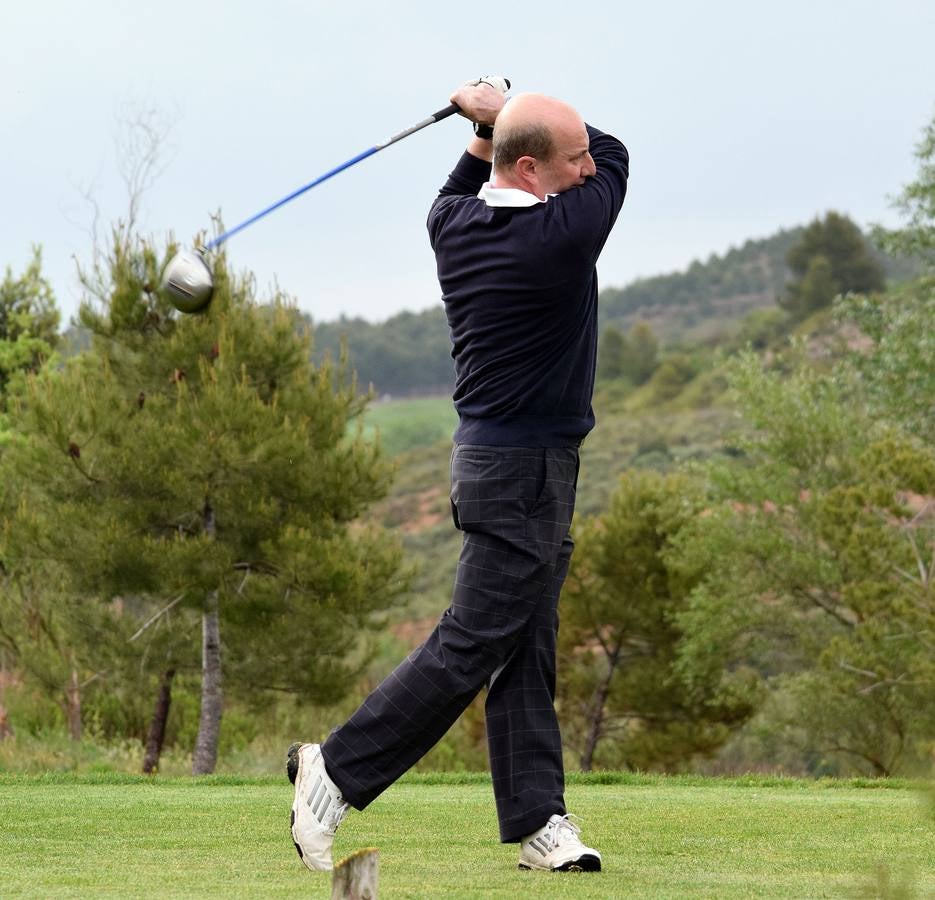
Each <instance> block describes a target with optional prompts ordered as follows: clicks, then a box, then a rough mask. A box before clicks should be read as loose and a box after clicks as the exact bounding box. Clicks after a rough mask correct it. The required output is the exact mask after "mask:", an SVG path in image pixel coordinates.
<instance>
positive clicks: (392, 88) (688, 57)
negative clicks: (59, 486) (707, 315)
mask: <svg viewBox="0 0 935 900" xmlns="http://www.w3.org/2000/svg"><path fill="white" fill-rule="evenodd" d="M933 36H935V3H933V2H932V0H888V2H886V3H883V2H881V0H877V2H867V0H857V2H855V0H848V2H843V0H836V2H831V0H807V2H801V0H785V2H782V3H778V2H776V3H770V4H764V3H751V2H749V0H745V2H728V0H708V2H705V3H690V2H658V0H657V2H655V3H653V4H649V3H639V4H636V3H627V2H623V0H616V2H609V0H608V2H582V3H574V2H568V0H565V2H560V3H559V2H550V0H537V2H526V0H514V2H511V3H501V4H497V3H493V4H479V3H471V4H469V3H457V4H452V3H445V2H438V0H435V2H421V0H420V2H409V3H386V2H371V0H355V2H347V3H335V2H333V0H332V2H327V3H325V2H311V0H308V2H298V0H291V2H290V0H266V2H265V3H258V2H256V0H249V2H246V0H227V2H224V3H220V2H217V3H214V2H202V3H193V2H191V0H187V2H180V0H161V2H160V3H158V4H157V3H153V4H140V3H136V2H116V0H88V2H87V3H83V4H77V3H66V2H65V0H59V2H53V0H28V2H27V0H0V48H2V49H0V113H2V115H0V163H2V166H0V185H2V189H0V211H2V215H0V269H2V268H3V267H5V266H7V265H9V266H11V267H12V269H13V271H14V273H18V272H20V271H21V270H22V269H23V267H24V266H25V264H26V263H27V261H28V259H29V256H30V247H31V245H32V244H34V243H40V244H41V245H42V247H43V253H44V269H45V272H46V275H47V276H48V277H49V278H50V280H51V281H52V283H53V286H54V288H55V291H56V294H57V297H58V299H59V303H60V306H61V308H62V310H63V314H64V317H65V319H66V320H67V319H68V318H69V317H70V316H71V315H72V314H73V313H74V311H75V310H76V308H77V303H78V300H79V297H80V293H79V290H78V284H77V279H76V278H75V274H74V271H75V259H76V258H77V259H78V260H79V261H87V260H88V259H89V256H90V250H91V239H90V236H89V229H90V227H91V224H92V221H93V217H94V216H93V209H92V206H91V205H90V204H89V203H88V202H87V201H86V200H85V199H84V197H85V196H87V195H90V196H92V197H93V198H94V201H95V202H96V204H97V206H98V208H99V210H100V216H101V219H100V221H101V223H102V225H104V226H105V227H106V225H107V223H108V222H109V221H111V220H113V219H116V218H118V217H119V216H121V215H123V214H124V212H125V209H126V189H125V187H124V185H123V182H122V180H121V176H120V157H121V154H120V153H119V151H118V149H117V148H118V145H119V144H120V142H121V141H122V140H124V141H125V139H126V137H127V128H126V124H125V123H126V122H127V121H128V120H132V119H133V117H134V115H135V114H136V113H135V112H134V111H139V110H146V109H151V110H155V111H156V112H157V116H158V118H159V119H161V121H162V123H163V124H164V126H165V128H166V136H165V139H164V140H163V142H162V145H161V167H162V171H161V174H160V175H159V177H158V180H157V181H156V182H155V184H154V185H153V186H152V188H151V189H150V190H149V191H148V192H147V193H146V194H145V196H144V198H143V208H142V217H141V225H142V230H143V231H144V232H145V233H147V234H152V235H153V236H154V237H156V239H157V240H159V241H164V240H165V237H166V235H167V234H168V233H169V232H170V231H171V232H174V233H175V235H176V236H178V237H179V238H180V239H181V240H183V241H184V242H186V243H188V242H190V241H191V238H192V236H193V235H194V234H195V233H196V232H197V231H198V230H199V229H203V228H207V227H209V226H210V223H211V214H212V213H213V212H214V211H216V210H218V209H220V210H221V212H222V214H223V216H224V220H225V224H226V225H227V226H228V227H230V226H232V225H234V224H236V223H238V222H239V221H241V220H242V219H245V218H247V217H248V216H250V215H252V214H253V213H255V212H257V211H258V210H260V209H261V208H263V207H265V206H267V205H268V204H270V203H272V202H273V201H275V200H277V199H279V198H280V197H281V196H283V195H285V194H287V193H289V192H290V191H292V190H294V189H295V188H297V187H299V186H301V185H303V184H305V183H307V182H309V181H311V180H312V179H313V178H315V177H316V176H318V175H319V174H321V173H322V172H324V171H326V170H328V169H330V168H332V167H333V166H335V165H337V164H338V163H340V162H343V161H344V160H346V159H348V158H350V157H352V156H354V155H356V154H357V153H359V152H360V151H362V150H365V149H367V148H368V147H370V146H372V145H374V144H375V143H377V142H379V141H381V140H383V139H384V138H386V137H388V136H389V135H391V134H393V133H395V132H397V131H399V130H401V129H403V128H404V127H406V126H408V125H410V124H412V123H413V122H415V121H417V120H419V119H421V118H423V117H424V116H426V115H428V114H429V113H431V112H433V111H435V110H436V109H438V108H440V107H441V106H444V105H445V104H446V103H447V98H448V95H449V93H450V92H451V89H452V88H453V87H454V86H455V85H456V84H458V83H460V82H461V81H464V80H467V79H468V78H471V77H474V76H477V75H481V74H484V73H486V72H496V73H502V74H505V75H507V76H509V77H510V78H511V79H512V81H513V84H514V90H536V91H542V92H545V93H549V94H552V95H554V96H558V97H561V98H563V99H566V100H568V101H569V102H571V103H572V104H574V105H575V106H577V107H578V108H579V109H580V111H581V112H582V114H583V115H584V117H585V118H586V119H587V120H588V121H589V122H591V123H592V124H594V125H596V126H597V127H599V128H601V129H602V130H604V131H609V132H611V133H613V134H615V135H617V136H618V137H619V138H621V139H622V140H623V141H624V143H625V144H626V145H627V147H628V148H629V150H630V158H631V178H630V191H629V195H628V198H627V202H626V204H625V206H624V209H623V213H622V215H621V218H620V220H619V223H618V225H617V228H616V230H615V231H614V234H613V235H612V237H611V239H610V241H609V242H608V244H607V246H606V249H605V250H604V254H603V257H602V259H601V263H600V267H599V272H600V276H601V284H602V286H605V287H606V286H622V285H624V284H626V283H628V282H630V281H632V280H633V279H635V278H637V277H641V276H647V275H654V274H660V273H664V272H669V271H672V270H675V269H680V268H683V267H685V266H686V265H687V264H688V263H689V262H690V261H691V260H692V259H694V258H706V257H707V256H708V255H710V254H711V253H712V252H714V253H718V254H721V253H724V252H725V251H726V250H727V249H728V248H729V247H730V246H732V245H740V244H742V243H743V242H744V241H745V240H746V239H747V238H751V237H764V236H766V235H768V234H770V233H772V232H774V231H775V230H777V229H778V228H780V227H789V226H794V225H798V224H803V223H805V222H807V221H809V220H810V219H812V218H814V217H815V216H816V215H818V214H821V213H822V212H824V211H826V210H828V209H837V210H841V211H844V212H847V213H848V214H850V215H851V216H852V217H853V218H854V219H855V220H857V221H858V222H859V223H860V224H861V225H864V224H866V223H868V222H873V221H884V222H895V221H896V218H895V214H894V213H893V212H892V211H891V210H890V208H889V206H888V198H889V197H891V196H892V195H893V194H895V193H896V192H897V191H898V190H899V189H900V187H901V186H902V185H903V184H904V183H906V182H907V181H908V180H910V179H911V178H912V177H913V175H914V173H915V160H914V158H913V155H912V154H913V148H914V146H915V145H916V143H917V142H918V140H919V139H920V137H921V132H922V129H923V127H924V126H925V125H926V123H927V122H928V121H930V120H931V118H932V117H933V115H935V52H933V49H932V41H933ZM469 134H470V126H469V125H468V124H467V123H466V122H465V121H464V120H463V119H454V118H453V119H449V120H446V121H445V122H443V123H440V124H438V125H435V126H433V127H431V128H429V129H427V130H425V131H423V132H420V133H419V134H417V135H414V136H412V137H410V138H408V139H406V140H405V141H403V142H401V143H399V144H397V145H395V146H393V147H391V148H389V149H387V150H385V151H383V152H382V153H380V154H378V155H376V156H375V157H373V158H371V159H368V160H365V161H364V162H362V163H360V164H359V165H358V166H355V167H354V168H352V169H350V170H348V171H346V172H344V173H342V174H340V175H338V176H337V177H336V178H334V179H333V180H331V181H329V182H327V183H325V184H324V185H322V186H320V187H317V188H315V189H314V190H313V191H310V192H309V193H308V194H305V195H304V196H303V197H301V198H299V199H298V200H295V201H294V202H292V203H291V204H289V205H288V206H286V207H284V208H283V209H281V210H279V211H277V212H275V213H273V214H272V215H271V216H269V217H268V218H266V219H264V220H262V221H261V222H259V223H257V224H255V225H253V226H251V227H250V228H249V229H247V230H246V231H244V232H243V233H242V234H240V235H237V236H236V237H234V238H232V239H231V240H230V242H229V243H228V245H227V247H228V251H229V254H230V257H231V259H232V262H233V264H234V265H235V267H237V268H241V269H250V270H252V271H253V272H254V273H255V275H256V279H257V283H258V286H259V287H260V289H261V290H265V289H266V288H267V287H268V286H270V285H272V284H273V283H274V282H278V284H279V285H280V286H281V287H282V288H283V289H284V290H286V291H287V292H289V293H290V294H292V295H293V296H295V298H296V299H297V302H298V304H299V306H300V307H301V308H302V309H303V310H305V311H307V312H309V313H310V314H311V315H312V316H313V317H314V318H315V319H316V320H318V321H325V320H331V319H335V318H337V317H338V316H340V315H342V314H343V315H348V316H355V315H361V316H364V317H366V318H368V319H371V320H381V319H385V318H387V317H388V316H390V315H392V314H394V313H396V312H398V311H400V310H402V309H413V310H418V309H424V308H426V307H428V306H430V305H432V304H434V303H437V302H438V296H439V291H438V286H437V283H436V281H435V271H434V261H433V258H432V255H431V251H430V249H429V247H428V242H427V238H426V233H425V214H426V211H427V208H428V205H429V203H430V202H431V200H432V198H433V196H434V194H435V192H436V191H437V189H438V187H439V186H440V185H441V184H442V182H443V181H444V179H445V177H446V175H447V173H448V171H449V170H450V169H451V167H452V166H453V164H454V163H455V161H456V160H457V158H458V156H459V154H460V153H461V151H462V150H463V148H464V146H465V145H466V143H467V140H468V137H469Z"/></svg>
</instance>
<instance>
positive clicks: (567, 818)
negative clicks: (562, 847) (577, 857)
mask: <svg viewBox="0 0 935 900" xmlns="http://www.w3.org/2000/svg"><path fill="white" fill-rule="evenodd" d="M573 818H574V819H578V821H579V822H580V821H581V819H580V818H579V817H578V816H575V815H573V814H572V813H565V815H564V816H562V817H561V818H560V819H559V821H558V822H549V826H550V827H549V831H548V836H549V843H550V844H551V845H552V846H553V847H557V846H558V844H560V843H561V832H563V831H569V832H571V837H572V838H573V839H574V840H580V838H579V837H578V835H579V834H581V826H580V825H577V824H576V823H574V822H572V821H571V820H572V819H573Z"/></svg>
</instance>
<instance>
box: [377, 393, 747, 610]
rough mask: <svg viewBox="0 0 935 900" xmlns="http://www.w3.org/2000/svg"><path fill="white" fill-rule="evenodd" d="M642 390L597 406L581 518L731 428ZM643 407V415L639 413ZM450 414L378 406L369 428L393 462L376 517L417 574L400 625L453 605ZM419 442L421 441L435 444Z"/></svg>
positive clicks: (442, 407)
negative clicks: (624, 476) (621, 484)
mask: <svg viewBox="0 0 935 900" xmlns="http://www.w3.org/2000/svg"><path fill="white" fill-rule="evenodd" d="M644 393H645V391H644V390H643V389H641V391H640V392H636V393H635V394H633V395H630V396H629V397H627V398H624V399H622V400H621V399H615V398H602V397H598V398H597V400H596V410H597V416H598V425H597V428H595V430H594V431H593V432H592V433H591V434H590V435H589V436H588V438H587V440H586V441H585V443H584V445H583V446H582V451H581V476H580V481H579V485H578V504H577V514H578V515H579V516H580V515H594V514H596V513H599V512H601V511H602V510H603V509H605V508H606V506H607V503H608V500H609V498H610V495H611V494H612V492H613V490H614V488H615V487H616V484H617V480H618V479H619V477H620V474H621V473H622V472H623V471H624V470H625V469H627V468H629V467H635V468H641V467H646V468H655V469H662V470H667V469H670V468H672V467H674V466H675V465H676V464H677V463H678V462H679V461H681V460H685V459H692V458H695V459H697V458H704V457H706V456H709V455H710V454H711V453H714V452H716V451H717V450H718V449H719V448H720V447H721V446H722V444H723V441H724V439H725V435H726V433H727V431H728V429H729V427H730V426H731V425H732V424H734V423H733V420H732V417H731V414H730V412H729V411H728V410H726V409H724V408H719V407H709V408H700V409H692V408H688V409H686V408H684V405H683V407H682V408H679V407H678V405H677V404H666V405H663V404H656V403H652V402H651V401H649V400H647V399H646V398H644V397H643V394H644ZM641 403H642V404H644V407H643V408H641V409H638V408H635V407H637V406H639V405H640V404H641ZM454 423H455V419H454V414H453V412H452V408H451V399H450V398H448V397H436V398H419V399H415V400H393V401H390V402H387V403H381V404H374V405H373V406H372V407H370V409H369V410H368V411H367V414H366V418H365V425H366V426H367V427H370V426H374V427H379V429H380V434H381V440H382V441H383V445H384V447H385V449H386V450H387V451H388V452H389V453H390V455H391V456H394V457H395V460H396V466H397V468H396V474H395V477H394V479H393V485H392V488H391V491H390V496H389V497H388V498H387V499H386V500H385V501H383V502H382V503H380V504H379V505H378V506H377V507H376V508H375V509H374V511H373V515H374V516H375V518H377V519H379V520H380V521H381V522H382V523H383V524H384V525H386V526H387V527H388V528H390V529H393V530H395V531H396V532H397V533H398V534H399V535H400V537H401V538H402V540H403V542H404V545H405V547H406V554H407V557H408V559H409V560H411V561H413V562H415V563H416V564H417V566H418V574H417V576H416V579H415V582H414V583H413V586H412V590H411V591H410V594H409V601H408V603H407V605H406V607H405V609H403V610H401V611H400V613H399V614H398V616H397V618H402V619H418V618H420V617H432V616H438V615H439V614H440V613H441V611H442V610H443V609H444V608H445V607H446V606H447V604H448V601H449V598H450V592H451V579H452V577H453V574H454V568H455V562H456V560H457V556H458V551H459V548H460V546H461V539H460V535H459V533H458V532H456V531H455V530H454V528H453V527H452V524H451V515H450V511H449V505H448V462H449V456H450V453H451V441H450V435H451V433H452V431H453V430H454ZM432 434H434V435H435V437H434V440H423V439H422V438H421V437H420V435H432Z"/></svg>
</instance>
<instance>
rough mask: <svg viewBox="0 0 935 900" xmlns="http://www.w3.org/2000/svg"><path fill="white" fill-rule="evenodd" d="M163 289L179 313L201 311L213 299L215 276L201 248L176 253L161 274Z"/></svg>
mask: <svg viewBox="0 0 935 900" xmlns="http://www.w3.org/2000/svg"><path fill="white" fill-rule="evenodd" d="M162 289H163V290H164V291H165V292H166V294H168V296H169V300H170V301H171V302H172V305H173V306H174V307H175V308H176V309H177V310H178V311H179V312H183V313H196V312H201V310H203V309H204V308H205V307H206V306H207V305H208V304H209V303H210V302H211V293H212V292H213V290H214V279H213V278H212V277H211V270H210V269H209V268H208V264H207V263H206V262H205V258H204V256H202V254H201V253H200V251H198V250H181V251H179V252H178V253H176V254H175V256H173V257H172V259H170V260H169V262H168V264H167V265H166V268H165V271H164V272H163V273H162Z"/></svg>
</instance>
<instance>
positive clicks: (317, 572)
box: [4, 229, 402, 774]
mask: <svg viewBox="0 0 935 900" xmlns="http://www.w3.org/2000/svg"><path fill="white" fill-rule="evenodd" d="M173 249H174V248H171V247H170V248H168V252H172V250H173ZM160 262H161V261H160V260H159V259H158V256H157V254H156V252H155V250H154V249H153V248H152V247H150V246H149V245H147V244H145V243H143V242H135V241H130V240H128V239H127V237H126V235H125V234H122V233H121V232H120V231H119V229H117V230H115V234H114V242H113V250H112V253H111V255H110V259H109V272H110V274H109V278H110V281H109V284H108V286H107V289H106V293H105V294H104V296H103V303H98V304H97V305H96V306H94V305H92V303H91V301H87V302H86V303H85V304H84V305H83V306H82V309H81V313H80V316H81V322H82V324H83V325H84V326H85V327H86V328H88V329H90V330H91V331H92V333H93V335H94V347H93V349H92V351H91V352H89V353H87V354H85V355H84V356H82V357H79V358H77V359H75V360H72V361H70V362H69V364H68V365H66V367H65V368H64V369H63V371H61V372H56V373H45V374H42V375H39V376H36V377H33V378H32V379H30V384H29V391H28V394H27V396H26V398H25V401H24V402H23V403H21V404H19V405H18V408H17V419H16V424H17V426H18V428H19V429H20V431H21V433H22V434H23V435H24V436H25V439H24V440H23V441H22V442H21V444H20V446H19V447H18V448H17V450H16V452H12V451H11V453H10V454H9V457H10V458H9V460H7V462H8V465H9V467H10V471H12V473H13V477H17V478H19V479H20V483H21V484H24V485H25V484H27V474H28V484H29V490H28V492H27V497H26V499H25V501H24V502H23V503H21V504H20V506H19V509H18V511H17V513H16V515H15V517H13V519H12V520H11V522H10V523H9V527H8V528H7V529H6V532H5V534H4V539H5V547H4V549H5V552H6V553H7V555H8V556H10V557H11V558H13V559H15V560H18V561H21V562H22V561H28V560H30V559H40V560H48V559H51V560H54V561H55V562H56V563H57V564H59V565H61V566H62V567H63V568H64V569H65V570H66V571H67V572H68V573H69V577H70V579H71V581H72V585H73V590H74V591H75V592H76V593H77V594H81V593H84V594H88V595H90V594H94V595H97V596H101V597H111V596H114V595H118V594H120V595H127V596H132V597H139V598H145V599H146V601H147V603H148V606H149V609H150V610H152V611H155V612H158V611H159V610H160V609H164V608H168V607H169V606H171V605H172V604H173V603H175V602H176V600H177V602H179V603H181V604H182V605H183V606H185V607H188V608H191V609H195V610H198V611H199V612H200V614H201V618H202V623H203V629H202V710H201V726H200V729H199V735H198V740H197V742H196V748H195V755H194V760H193V770H194V772H195V773H196V774H200V773H204V772H210V771H212V770H213V768H214V764H215V759H216V752H217V742H218V735H219V728H220V723H221V716H222V710H223V694H222V651H223V648H224V647H226V648H227V652H226V654H224V656H223V671H224V673H225V677H226V680H227V681H228V684H229V686H231V687H233V689H234V690H235V691H236V692H237V693H238V694H239V695H240V696H251V695H254V696H255V695H256V694H258V693H264V692H266V693H267V694H268V693H269V692H272V691H289V692H294V693H301V694H303V695H304V696H306V697H307V698H308V699H309V700H312V701H333V700H334V699H336V698H337V697H339V696H340V695H341V694H343V693H344V692H345V691H346V690H347V687H348V681H349V679H350V678H351V677H353V675H354V673H355V672H356V671H358V670H359V668H360V666H361V665H362V664H363V662H364V661H365V658H366V654H365V652H364V651H365V649H366V648H365V647H363V646H362V644H361V641H360V635H361V630H365V629H367V628H368V627H370V626H372V625H373V624H374V618H373V617H374V614H375V613H377V612H378V611H379V610H381V609H383V608H385V607H386V606H387V605H388V604H389V603H391V602H392V601H393V599H394V598H395V597H396V595H397V594H398V593H399V590H400V589H401V587H402V584H401V580H400V578H399V572H398V569H399V554H398V549H397V548H396V546H395V544H394V543H393V542H389V541H388V540H387V539H386V538H385V536H383V535H382V534H381V533H380V532H379V531H377V530H376V529H375V528H371V527H368V526H367V525H366V524H364V523H363V522H362V521H361V520H360V516H361V514H362V513H363V512H364V510H365V509H366V507H367V505H368V504H369V503H371V502H372V501H373V500H374V499H376V498H377V497H379V496H381V495H382V493H383V492H384V491H385V489H386V486H387V483H388V477H389V469H388V467H387V466H386V464H385V463H383V462H382V461H381V459H380V456H379V449H378V448H377V447H375V446H373V445H370V444H368V443H366V442H365V441H364V440H363V438H362V436H361V432H360V431H359V430H358V431H357V432H356V434H355V433H354V431H353V428H351V430H350V431H349V425H350V423H351V422H352V421H353V419H354V418H355V417H356V416H358V415H359V413H360V411H361V409H362V408H363V405H364V403H365V402H366V398H365V397H360V396H358V394H357V392H356V389H355V386H354V384H353V382H349V381H347V380H346V379H345V377H344V375H343V372H342V370H341V368H340V367H339V366H338V367H335V366H332V365H322V366H320V367H317V368H315V367H313V366H312V365H311V363H310V362H309V358H310V346H309V343H310V338H309V336H308V335H305V336H301V335H298V334H297V333H296V330H295V319H296V316H295V312H294V310H292V309H291V308H289V306H288V305H287V304H286V303H285V302H284V300H283V299H282V298H281V297H275V298H273V301H272V302H271V303H270V304H269V305H268V306H259V305H257V304H256V303H255V302H254V300H253V298H252V283H251V281H250V279H249V278H235V277H233V276H231V275H230V273H229V272H228V270H227V268H226V263H225V260H224V258H223V256H220V257H218V258H217V259H216V261H215V267H214V276H215V292H214V297H213V301H212V304H211V307H210V309H209V311H208V312H207V314H205V315H202V316H197V317H187V318H182V317H179V316H177V315H176V314H175V313H174V311H173V310H172V308H171V306H170V305H169V304H168V302H167V300H166V299H165V298H163V297H162V296H161V295H160V294H158V292H156V290H155V287H154V286H155V285H156V284H157V282H158V272H159V271H160V268H161V266H160ZM98 283H99V284H100V283H102V282H98ZM99 296H100V295H99ZM222 626H223V627H222ZM222 633H226V635H227V638H226V640H225V641H224V642H222V639H221V635H222Z"/></svg>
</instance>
